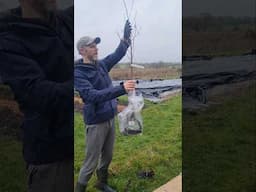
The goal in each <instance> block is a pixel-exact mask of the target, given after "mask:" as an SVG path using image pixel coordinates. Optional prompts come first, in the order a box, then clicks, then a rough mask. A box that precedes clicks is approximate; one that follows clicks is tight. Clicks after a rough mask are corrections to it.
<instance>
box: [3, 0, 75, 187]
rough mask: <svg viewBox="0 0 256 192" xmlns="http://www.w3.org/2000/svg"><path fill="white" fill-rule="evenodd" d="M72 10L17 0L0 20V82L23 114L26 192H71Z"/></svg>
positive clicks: (39, 0) (49, 1)
mask: <svg viewBox="0 0 256 192" xmlns="http://www.w3.org/2000/svg"><path fill="white" fill-rule="evenodd" d="M73 36H74V33H73V8H68V9H67V10H65V11H61V12H56V1H55V0H36V1H35V0H20V7H19V8H16V9H13V10H10V11H9V12H8V13H5V14H2V15H1V18H0V62H1V64H0V76H1V77H2V80H3V82H4V83H5V84H7V85H9V86H10V87H11V89H12V91H13V92H14V95H15V99H16V100H17V101H18V103H19V107H20V109H21V111H22V112H23V113H24V121H23V123H22V131H23V156H24V159H25V161H26V163H27V169H28V191H29V192H63V191H64V192H70V191H72V190H73V186H74V183H73V143H74V142H73V94H74V92H73V63H74V62H73V51H72V50H73Z"/></svg>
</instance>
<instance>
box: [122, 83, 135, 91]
mask: <svg viewBox="0 0 256 192" xmlns="http://www.w3.org/2000/svg"><path fill="white" fill-rule="evenodd" d="M135 83H136V81H135V80H127V81H125V82H124V89H125V91H126V92H127V93H128V92H129V91H133V90H134V89H135Z"/></svg>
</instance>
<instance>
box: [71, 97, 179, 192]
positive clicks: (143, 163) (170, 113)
mask: <svg viewBox="0 0 256 192" xmlns="http://www.w3.org/2000/svg"><path fill="white" fill-rule="evenodd" d="M120 100H121V101H124V102H125V100H126V99H125V98H124V97H123V98H121V99H120ZM142 115H143V121H144V130H143V134H142V135H137V136H122V135H120V132H119V129H118V124H117V122H116V143H115V149H114V157H113V161H112V163H111V166H110V179H109V182H110V184H111V185H112V186H114V187H115V188H116V189H117V190H118V191H129V192H152V191H153V190H154V189H156V188H158V187H159V186H161V185H163V184H165V183H166V182H167V181H169V180H170V179H172V178H173V177H175V176H177V175H178V174H180V172H181V164H182V161H181V147H182V146H181V96H180V95H179V96H176V97H174V98H172V99H170V100H168V101H165V102H162V103H160V104H153V103H151V102H145V107H144V109H143V112H142ZM84 132H85V129H84V123H83V118H82V115H81V114H80V113H75V170H74V172H75V173H74V174H75V180H77V177H78V173H79V170H80V167H81V164H82V162H83V160H84V156H85V155H84V151H85V139H84ZM149 170H153V171H154V176H153V178H144V179H142V178H139V177H138V176H137V173H138V172H139V171H149ZM95 180H96V177H95V174H94V175H93V177H92V179H91V180H90V183H89V188H88V191H92V192H94V191H96V190H95V189H94V188H93V185H94V182H95Z"/></svg>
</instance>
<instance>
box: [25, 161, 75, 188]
mask: <svg viewBox="0 0 256 192" xmlns="http://www.w3.org/2000/svg"><path fill="white" fill-rule="evenodd" d="M73 170H74V169H73V160H71V159H70V160H64V161H59V162H54V163H49V164H42V165H28V166H27V171H28V192H71V191H73V190H74V179H73V178H74V176H73V175H74V173H73Z"/></svg>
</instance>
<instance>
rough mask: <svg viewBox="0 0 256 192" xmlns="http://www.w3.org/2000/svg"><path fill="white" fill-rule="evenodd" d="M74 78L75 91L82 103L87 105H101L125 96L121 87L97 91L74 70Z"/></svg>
mask: <svg viewBox="0 0 256 192" xmlns="http://www.w3.org/2000/svg"><path fill="white" fill-rule="evenodd" d="M74 78H75V79H74V85H75V89H76V91H78V92H79V94H80V96H81V97H82V99H83V101H84V102H87V103H101V102H105V101H109V100H112V99H114V98H116V97H119V96H121V95H124V94H126V91H125V89H124V86H123V85H120V86H116V87H109V88H105V89H102V90H97V89H95V88H94V87H93V86H92V84H91V83H90V82H89V81H88V80H87V79H86V78H85V77H84V76H83V75H82V74H81V73H79V71H76V70H75V76H74Z"/></svg>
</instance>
